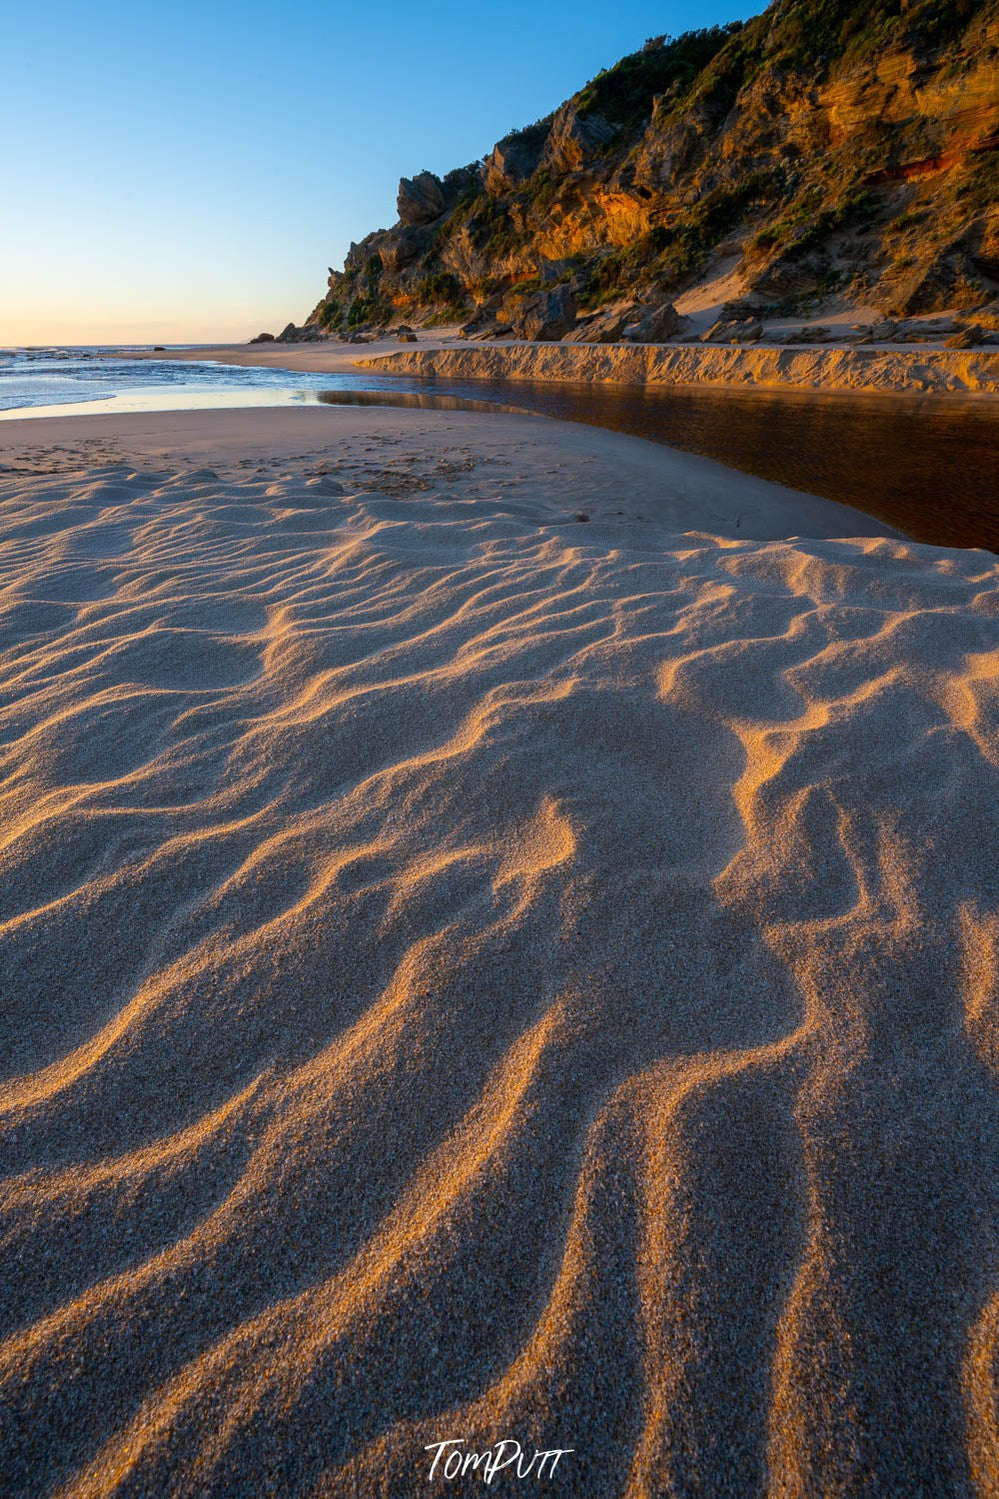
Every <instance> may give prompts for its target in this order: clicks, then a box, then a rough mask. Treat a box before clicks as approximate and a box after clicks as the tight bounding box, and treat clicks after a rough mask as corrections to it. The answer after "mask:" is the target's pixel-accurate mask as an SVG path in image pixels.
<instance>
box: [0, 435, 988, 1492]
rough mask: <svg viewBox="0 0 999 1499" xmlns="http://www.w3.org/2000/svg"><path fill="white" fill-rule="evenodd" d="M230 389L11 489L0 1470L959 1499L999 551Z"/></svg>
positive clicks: (685, 470)
mask: <svg viewBox="0 0 999 1499" xmlns="http://www.w3.org/2000/svg"><path fill="white" fill-rule="evenodd" d="M287 415H288V414H287V413H285V414H282V420H285V418H286V417H287ZM327 419H329V422H332V423H333V424H334V425H332V426H331V425H329V423H328V420H327ZM192 420H193V419H192ZM205 420H206V419H205V418H201V419H200V425H199V424H198V422H195V423H194V425H193V426H190V427H188V428H184V429H183V431H186V433H187V436H186V437H184V436H183V431H182V427H181V426H180V425H178V422H179V419H176V418H172V419H165V418H164V419H159V421H158V422H157V420H156V419H153V418H145V419H143V422H142V423H138V422H137V421H133V422H132V423H131V425H129V424H128V423H125V424H124V425H122V424H119V425H118V426H117V427H115V428H114V429H113V432H114V433H115V434H117V435H114V436H112V435H109V434H111V433H112V428H111V427H110V426H108V427H104V428H101V427H100V426H99V424H96V423H95V424H91V425H90V426H89V427H88V428H87V429H86V430H87V432H89V433H90V434H97V435H96V436H90V437H88V438H86V439H85V440H84V439H81V438H79V436H78V435H76V436H74V435H73V434H72V433H70V435H69V436H66V433H67V432H69V429H68V428H64V429H63V432H62V434H61V448H62V451H61V452H55V453H53V448H52V446H51V445H50V446H48V447H46V448H45V449H42V448H41V447H40V446H39V442H40V435H39V433H38V431H37V428H38V426H39V425H41V424H37V423H36V424H35V431H34V432H33V433H32V434H31V436H30V442H31V443H34V445H35V446H34V447H31V446H28V445H27V444H28V443H29V438H28V437H26V436H25V433H24V432H23V430H22V431H20V432H18V433H12V434H10V436H11V443H12V444H13V446H11V447H9V449H8V452H7V453H6V454H5V461H6V463H7V468H6V470H5V471H4V472H0V557H2V564H3V566H2V580H3V589H2V593H0V761H2V764H0V777H2V779H0V798H2V813H3V815H2V824H0V828H2V844H0V891H2V907H0V914H2V921H3V925H2V929H0V937H2V957H0V963H2V985H3V994H4V997H5V1004H4V1007H3V1011H4V1013H3V1044H2V1049H0V1057H2V1058H3V1066H4V1081H3V1084H2V1087H0V1141H2V1151H3V1157H2V1158H3V1163H4V1164H3V1172H4V1174H3V1177H2V1180H0V1287H2V1289H3V1296H2V1300H3V1313H2V1324H0V1334H2V1341H0V1423H2V1439H0V1440H2V1445H0V1452H2V1457H0V1470H2V1473H3V1481H2V1483H0V1488H2V1489H3V1492H4V1493H10V1494H17V1495H34V1494H56V1495H65V1496H69V1495H74V1496H83V1495H107V1494H116V1495H126V1494H127V1495H167V1494H170V1495H174V1494H177V1495H194V1494H198V1495H200V1494H213V1495H214V1494H226V1495H228V1494H233V1495H237V1494H238V1495H244V1494H279V1495H285V1494H302V1495H314V1496H320V1495H350V1494H362V1495H369V1494H370V1495H381V1494H384V1495H393V1496H397V1495H408V1494H411V1493H421V1492H423V1491H424V1489H425V1488H426V1487H428V1485H427V1474H428V1471H429V1463H430V1454H428V1453H427V1452H426V1451H425V1450H424V1449H425V1448H426V1447H427V1446H428V1445H429V1444H432V1443H437V1442H440V1441H443V1440H446V1439H459V1438H463V1439H466V1440H467V1443H468V1445H469V1447H471V1448H473V1449H475V1450H477V1451H481V1450H482V1449H484V1448H485V1447H487V1446H489V1445H490V1444H493V1443H495V1442H497V1441H499V1440H502V1439H516V1440H518V1441H520V1442H521V1444H522V1445H523V1447H524V1449H525V1450H526V1451H528V1452H533V1451H534V1450H535V1449H536V1448H538V1449H554V1448H562V1449H573V1450H572V1452H571V1453H570V1454H568V1455H567V1456H566V1457H565V1458H564V1459H563V1460H562V1463H561V1466H560V1468H559V1471H558V1473H557V1475H556V1477H555V1478H553V1479H552V1480H551V1486H552V1487H553V1488H556V1487H558V1484H559V1482H560V1483H561V1486H562V1488H563V1490H564V1491H566V1492H570V1493H574V1494H580V1495H587V1496H590V1495H593V1496H603V1495H607V1496H610V1495H629V1496H646V1495H685V1496H686V1495H695V1494H696V1495H728V1494H734V1495H743V1494H745V1495H751V1494H762V1493H767V1494H772V1495H780V1496H803V1499H804V1496H813V1495H823V1496H825V1495H855V1494H856V1495H860V1494H875V1493H876V1494H899V1495H902V1494H904V1495H916V1494H920V1493H922V1494H934V1495H935V1494H977V1495H980V1496H984V1495H989V1494H994V1493H995V1492H996V1491H997V1488H999V1417H997V1397H996V1377H997V1365H999V1233H997V1227H999V1218H997V1215H999V1174H997V1167H999V1094H997V1091H996V1081H997V1078H996V1072H997V1067H999V1041H997V1034H999V1032H997V1012H996V1007H997V1004H999V987H997V979H996V975H997V972H999V918H997V915H996V912H997V909H999V890H997V885H999V859H997V857H996V855H997V848H999V841H997V838H996V821H997V807H999V797H997V789H999V723H997V714H999V693H997V687H996V680H997V679H996V666H997V664H999V624H997V620H999V565H997V562H996V559H995V558H994V557H993V556H991V555H990V554H986V553H983V552H958V551H946V550H938V549H932V548H927V547H919V546H914V545H910V544H908V543H907V542H904V541H901V540H898V539H893V538H891V537H890V536H884V535H881V536H873V535H861V536H860V537H859V539H858V538H856V537H855V539H846V540H844V539H836V538H835V535H833V536H832V537H830V535H829V531H830V529H833V530H834V529H835V527H836V526H837V525H840V524H841V523H842V521H843V517H844V514H848V513H845V512H843V511H842V510H840V509H839V508H838V507H835V506H823V505H822V502H818V501H816V502H812V508H809V506H808V505H803V509H802V511H801V512H800V513H802V514H803V515H805V516H806V518H810V520H811V523H812V533H811V539H797V540H779V539H773V535H774V532H775V531H776V532H777V534H778V535H779V526H780V524H781V520H782V517H784V516H785V514H786V508H782V507H788V506H790V505H791V503H792V501H793V497H791V496H788V494H787V492H781V491H777V490H774V489H772V487H769V486H765V485H760V484H757V483H756V481H751V480H744V479H743V478H742V477H741V476H735V475H732V476H727V477H726V476H725V475H724V474H723V471H720V470H717V469H716V468H714V466H713V465H708V464H703V463H701V462H700V460H696V459H684V458H676V457H675V456H674V455H671V454H668V453H667V452H666V451H665V450H657V451H656V453H655V458H654V463H655V465H657V467H656V468H655V470H654V473H655V475H657V478H656V484H657V485H658V491H657V493H653V489H654V485H653V479H652V475H653V469H651V468H650V469H649V470H648V472H647V474H646V478H647V481H648V482H647V486H646V489H645V490H644V491H643V490H642V488H641V483H642V482H644V481H641V480H640V478H638V477H635V476H636V475H638V474H639V470H640V469H641V465H642V464H643V463H646V462H648V463H649V464H652V463H653V458H652V457H651V456H649V454H648V453H647V452H646V447H645V445H644V444H640V443H630V442H629V441H628V440H627V439H621V438H616V437H612V436H608V435H606V434H592V433H590V434H587V433H585V432H581V431H580V430H579V429H562V428H558V427H555V426H550V427H543V426H542V424H540V423H528V422H518V421H517V420H516V419H513V418H510V419H507V418H499V417H497V418H494V419H491V420H490V421H489V423H488V424H484V423H477V422H475V421H474V420H472V419H459V418H456V417H451V418H448V419H444V418H438V417H433V416H431V415H428V414H425V413H424V414H419V415H417V414H413V413H404V412H394V413H379V412H368V411H365V412H357V411H351V412H349V413H348V412H340V411H335V412H328V413H299V414H297V415H296V416H295V422H297V423H298V426H295V425H294V423H293V424H292V427H293V430H294V432H295V433H296V434H297V436H296V441H297V442H298V447H297V448H296V449H295V451H294V452H292V451H291V449H289V450H288V451H287V452H284V453H282V454H280V455H279V456H278V458H276V459H274V460H272V461H271V462H270V463H268V462H267V461H265V460H264V459H263V458H262V457H261V450H262V449H263V447H265V446H266V445H267V442H268V440H269V439H268V436H267V429H266V428H264V429H261V427H260V425H259V423H260V421H261V417H260V416H259V415H258V414H255V413H252V414H247V413H241V414H238V415H237V416H230V417H229V418H227V419H226V420H227V421H228V422H229V424H230V427H229V429H227V430H229V431H230V435H231V433H232V432H236V433H237V435H239V436H240V443H239V444H238V445H237V446H236V447H232V446H230V448H229V449H227V450H225V451H222V450H221V449H220V458H219V462H218V464H217V465H216V466H214V468H213V469H209V468H207V467H205V466H199V463H200V461H201V456H202V453H201V449H199V446H198V444H199V443H202V444H203V445H204V444H207V442H208V440H209V436H210V432H209V428H208V427H207V426H206V425H205ZM320 420H321V421H322V422H323V423H324V425H323V426H322V427H320V426H318V425H317V423H318V422H319V421H320ZM171 422H172V425H170V423H171ZM12 425H13V424H12ZM29 425H30V424H27V423H26V424H24V426H25V427H27V426H29ZM80 430H83V429H80ZM282 430H285V431H288V430H291V429H289V428H288V427H287V423H286V425H285V427H284V428H283V429H282ZM52 432H53V438H52V443H53V444H54V445H55V447H56V448H58V447H59V446H60V442H57V441H56V438H57V437H60V432H59V428H58V426H57V424H53V426H52ZM122 433H124V434H125V436H124V437H122V436H121V434H122ZM164 433H166V434H167V439H168V440H167V439H164V436H163V434H164ZM199 434H200V435H199ZM206 434H208V435H206ZM319 434H322V441H321V442H320V439H319ZM476 434H477V436H475V435H476ZM5 435H7V434H5ZM473 437H475V442H476V443H478V444H479V445H478V446H476V445H475V443H473V442H472V438H473ZM299 439H301V440H299ZM84 441H86V443H87V444H89V445H88V446H81V442H84ZM306 442H308V444H310V446H308V449H307V450H306ZM254 443H257V444H258V448H254ZM490 443H491V444H492V446H491V447H489V446H488V444H490ZM587 443H590V444H591V447H590V448H589V449H588V448H587V446H586V445H587ZM157 444H159V449H160V451H159V452H157ZM394 444H400V446H398V447H396V446H393V445H394ZM167 449H169V450H170V451H171V452H172V453H173V455H174V456H173V457H172V458H168V457H167V456H166V452H167ZM237 452H238V453H241V454H242V455H243V456H241V457H236V456H235V455H236V453H237ZM178 453H180V454H181V455H182V456H181V457H179V458H178V457H177V456H176V455H177V454H178ZM629 454H630V455H631V457H630V458H628V455H629ZM247 455H249V456H247ZM627 462H631V463H632V465H633V466H632V469H631V470H629V469H628V468H627ZM366 465H367V467H366ZM643 472H644V470H643ZM632 478H634V484H631V479H632ZM615 482H616V483H617V485H618V489H617V491H616V492H615ZM726 486H727V490H728V491H730V499H729V502H728V508H727V509H726V508H725V506H724V505H723V503H722V498H721V496H722V495H723V492H725V491H726ZM768 495H769V499H768ZM754 497H755V498H754ZM768 504H769V509H768V508H767V505H768ZM754 506H755V507H756V508H755V509H754ZM583 507H585V510H584V509H583ZM639 507H642V508H641V510H640V509H639ZM580 513H586V514H587V515H588V517H589V519H588V520H587V521H586V522H583V521H581V520H579V519H578V518H577V517H578V515H579V514H580ZM705 513H708V514H710V515H713V516H715V517H716V518H717V519H718V521H719V525H718V527H716V529H717V530H718V533H719V534H710V530H709V528H707V527H705V525H704V524H703V523H702V522H703V517H704V515H705ZM640 514H641V515H642V517H643V518H642V519H641V520H640V519H639V518H638V517H639V515H640ZM736 514H738V516H739V517H740V520H739V523H738V529H736V522H735V520H734V517H735V516H736ZM745 514H749V515H751V516H754V517H756V521H757V524H756V527H755V530H756V534H753V533H752V531H751V532H750V534H749V535H747V534H746V523H745V522H744V521H743V520H742V519H741V517H743V516H744V515H745ZM684 518H686V524H684ZM853 519H854V520H855V521H856V522H858V524H861V525H863V524H864V523H863V522H862V520H861V518H859V517H853ZM868 529H872V530H873V529H876V528H875V527H873V526H872V525H870V526H868ZM435 1485H436V1486H437V1487H441V1488H444V1489H446V1490H447V1491H449V1492H454V1493H459V1492H468V1493H474V1492H479V1491H480V1490H481V1489H482V1487H483V1485H482V1480H481V1477H476V1476H474V1475H473V1474H472V1473H469V1474H468V1475H467V1476H466V1477H465V1478H464V1479H460V1478H459V1479H456V1480H455V1481H454V1482H451V1483H445V1482H444V1481H443V1479H441V1478H440V1477H438V1478H437V1479H436V1480H435ZM531 1486H532V1485H531V1481H529V1480H525V1481H524V1482H523V1483H519V1482H517V1480H516V1479H515V1478H513V1477H511V1475H510V1474H509V1473H508V1472H507V1473H504V1474H502V1475H500V1476H499V1477H498V1478H497V1480H496V1482H495V1484H494V1485H493V1486H492V1487H493V1488H494V1489H495V1490H496V1491H500V1490H503V1491H505V1492H511V1491H512V1492H520V1491H523V1490H525V1489H528V1488H530V1487H531Z"/></svg>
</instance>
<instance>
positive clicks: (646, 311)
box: [624, 302, 680, 344]
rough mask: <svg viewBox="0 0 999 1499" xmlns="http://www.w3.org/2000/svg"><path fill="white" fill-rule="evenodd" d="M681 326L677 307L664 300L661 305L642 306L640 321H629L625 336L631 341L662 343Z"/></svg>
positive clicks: (637, 342)
mask: <svg viewBox="0 0 999 1499" xmlns="http://www.w3.org/2000/svg"><path fill="white" fill-rule="evenodd" d="M679 327H680V317H679V314H678V313H677V310H676V308H675V307H674V306H673V304H672V302H664V303H663V304H662V306H660V307H647V308H642V309H641V316H640V317H639V319H638V321H637V322H629V324H628V326H627V327H626V328H625V330H624V337H625V338H626V339H627V340H628V342H629V343H636V344H661V343H665V341H666V339H667V338H672V336H673V334H674V333H676V331H677V330H678V328H679Z"/></svg>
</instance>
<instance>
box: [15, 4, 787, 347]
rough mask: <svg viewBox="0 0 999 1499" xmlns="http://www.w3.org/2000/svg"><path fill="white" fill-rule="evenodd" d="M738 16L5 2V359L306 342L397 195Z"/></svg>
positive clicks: (633, 8) (662, 11) (704, 11)
mask: <svg viewBox="0 0 999 1499" xmlns="http://www.w3.org/2000/svg"><path fill="white" fill-rule="evenodd" d="M760 9H762V3H760V4H756V5H748V6H747V5H745V3H742V4H740V0H669V3H659V4H651V3H640V0H615V3H611V4H607V3H603V4H599V5H598V4H592V5H591V4H586V3H582V4H580V3H575V4H573V3H568V0H546V3H544V4H539V3H537V0H534V3H522V0H512V3H508V4H506V5H504V6H503V7H501V8H500V7H496V8H492V7H490V8H488V9H483V8H482V7H480V6H477V5H475V4H474V3H462V4H458V3H453V0H446V3H441V4H437V5H435V6H433V7H432V8H426V7H422V6H416V5H413V4H402V3H397V0H382V3H380V4H377V5H376V4H373V3H367V4H364V3H355V4H353V5H350V6H347V5H338V4H324V5H320V4H316V3H312V0H302V3H300V4H297V5H291V6H288V7H280V6H278V5H276V4H273V3H272V4H268V5H263V4H258V3H255V0H245V3H243V4H238V5H237V4H233V3H229V0H203V3H201V4H195V3H190V0H174V3H172V4H160V5H158V6H153V5H150V4H149V3H148V0H135V3H129V4H124V3H109V0H93V3H92V4H90V5H84V4H82V3H80V0H75V3H72V4H69V3H64V0H56V3H53V4H44V3H38V0H36V3H34V4H32V5H26V4H23V3H19V0H10V4H9V5H8V8H7V13H6V19H5V23H4V28H3V31H4V38H3V40H4V52H5V66H4V68H3V73H2V76H0V140H2V142H3V149H2V151H0V205H2V207H0V213H2V214H3V216H4V220H5V222H4V224H3V229H2V232H0V345H2V344H22V343H49V342H65V343H90V342H95V343H96V342H104V341H107V342H119V341H121V342H124V341H130V342H137V343H141V342H182V341H185V340H191V341H208V340H213V339H242V338H245V337H247V336H249V335H251V334H253V333H255V332H257V331H259V330H260V329H261V328H269V329H271V330H273V331H276V330H277V329H278V328H280V327H281V326H283V325H284V323H286V322H287V321H288V320H289V319H294V320H295V321H301V320H302V319H303V318H304V317H305V315H306V313H308V312H309V310H310V309H311V307H312V306H313V305H314V304H315V303H316V302H317V301H318V300H319V297H320V296H321V295H322V293H323V291H324V287H325V279H326V266H327V264H329V265H335V266H337V267H339V265H340V264H341V263H342V260H343V256H344V254H345V253H346V251H347V247H348V245H349V244H350V241H351V240H352V239H360V238H362V237H363V235H365V234H366V233H368V232H369V231H370V230H371V229H376V228H379V227H382V226H384V225H387V224H390V223H392V222H393V220H394V219H395V191H396V186H397V183H398V179H399V177H400V176H401V175H406V176H411V175H412V174H413V173H415V172H418V171H420V170H422V169H423V168H424V167H426V168H429V169H430V170H432V171H437V172H445V171H447V170H448V169H450V168H451V167H454V166H460V165H463V164H464V163H465V162H468V161H473V160H475V159H476V158H478V157H480V156H482V155H483V154H484V153H485V152H486V151H488V150H489V149H490V147H491V146H492V145H493V143H494V141H496V140H497V139H498V138H499V137H500V136H501V135H503V134H504V133H505V132H506V131H507V130H508V129H510V128H511V127H514V126H518V125H524V124H527V123H529V122H530V121H532V120H535V119H537V118H538V117H539V116H541V115H544V114H547V113H548V112H549V110H551V109H552V108H554V107H555V106H556V105H557V104H559V103H561V101H562V100H563V99H564V98H566V97H567V96H568V95H569V94H571V93H572V92H574V91H575V89H577V88H579V87H580V86H581V85H582V84H583V83H585V82H586V80H587V79H589V78H591V77H592V76H593V74H594V73H596V72H597V71H598V70H599V69H600V68H601V67H606V66H609V65H610V64H611V63H613V62H615V61H616V60H617V59H618V57H620V56H622V55H623V54H624V53H626V52H631V51H634V50H635V49H636V48H637V47H639V46H641V44H642V42H643V41H644V40H645V38H646V37H648V36H651V35H657V34H659V33H661V32H673V33H677V32H680V31H684V30H688V29H689V28H691V27H694V26H706V25H711V24H713V23H715V22H719V21H725V20H731V19H732V18H733V17H735V16H748V15H751V14H754V13H755V12H756V11H757V10H760Z"/></svg>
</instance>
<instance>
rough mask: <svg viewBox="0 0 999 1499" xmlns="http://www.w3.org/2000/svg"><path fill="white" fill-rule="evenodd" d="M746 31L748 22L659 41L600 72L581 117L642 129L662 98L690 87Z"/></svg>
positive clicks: (583, 97)
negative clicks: (728, 43)
mask: <svg viewBox="0 0 999 1499" xmlns="http://www.w3.org/2000/svg"><path fill="white" fill-rule="evenodd" d="M741 29H742V22H741V21H733V22H732V23H731V24H730V25H728V26H711V27H708V28H706V29H705V30H703V31H687V32H685V33H684V35H683V36H680V37H656V38H654V39H653V40H652V41H651V42H647V43H646V45H645V46H644V47H643V48H642V50H641V52H633V53H632V54H631V55H630V57H623V58H622V59H621V61H620V62H619V63H616V64H615V66H614V67H613V68H608V69H607V70H606V71H605V72H603V73H598V74H597V76H596V78H594V79H592V80H591V82H590V83H588V84H587V85H586V87H585V88H584V89H582V90H581V91H580V93H579V95H578V96H577V103H578V108H579V113H580V114H581V115H585V114H601V115H603V116H604V117H605V118H606V119H607V120H609V121H610V122H611V123H612V124H614V125H618V126H620V127H621V128H622V129H625V130H634V129H636V128H637V127H639V126H641V125H642V124H644V122H645V121H646V120H648V119H649V118H650V117H651V115H652V108H653V101H654V99H655V97H656V96H657V95H660V94H665V93H667V92H670V91H673V92H676V91H679V90H683V89H686V88H687V87H688V86H689V85H690V84H691V83H692V82H693V81H694V79H695V78H696V77H697V75H698V74H699V73H700V72H701V70H702V69H703V68H704V67H705V65H706V64H707V63H708V62H710V61H711V59H712V58H713V57H714V56H715V54H716V53H717V52H718V51H720V49H721V48H722V47H723V46H724V44H725V42H726V41H727V40H728V39H729V37H730V36H733V35H734V34H735V33H737V32H738V31H740V30H741Z"/></svg>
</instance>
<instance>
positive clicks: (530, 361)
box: [130, 329, 999, 398]
mask: <svg viewBox="0 0 999 1499" xmlns="http://www.w3.org/2000/svg"><path fill="white" fill-rule="evenodd" d="M419 339H420V342H419V344H418V345H417V346H416V347H413V346H412V345H405V346H403V347H402V348H400V345H399V342H398V340H397V339H394V338H381V339H377V340H375V341H374V342H372V343H370V344H342V343H339V342H336V341H334V340H329V341H322V342H319V343H308V344H226V345H219V346H217V347H211V348H207V347H206V348H198V349H179V350H170V351H167V352H166V353H165V354H163V353H157V354H154V353H151V352H143V353H142V354H139V355H135V356H132V355H130V357H136V358H143V359H152V358H156V359H162V358H164V357H166V358H170V359H183V360H200V359H217V360H219V361H220V362H221V363H223V364H239V365H262V366H265V367H268V368H277V369H289V370H318V371H322V372H328V373H330V374H334V373H347V372H351V371H353V372H355V373H356V371H357V369H358V366H360V367H361V368H368V369H372V370H373V371H377V372H378V373H379V374H399V375H435V376H440V377H441V378H445V379H490V380H569V381H579V380H582V381H588V382H590V381H593V382H596V381H619V382H622V383H624V384H633V385H644V384H656V385H712V386H714V385H717V386H726V385H730V386H735V387H740V388H745V387H747V386H748V387H753V386H755V387H758V388H760V389H763V390H800V391H839V392H851V391H852V392H858V393H867V394H875V393H877V394H882V395H890V394H893V393H894V394H901V395H918V394H923V395H936V396H945V395H950V396H954V395H963V396H976V397H989V398H991V397H995V396H997V395H999V349H971V350H961V349H942V348H931V347H925V346H915V347H913V346H904V345H896V346H891V345H871V346H869V347H865V348H849V347H843V346H838V347H837V346H831V347H815V346H806V345H802V346H798V347H793V346H792V347H774V346H767V345H757V346H752V347H746V348H733V347H726V346H724V345H703V344H562V343H552V344H518V343H513V342H507V341H504V342H502V343H498V344H472V345H469V344H468V343H466V342H465V341H464V340H461V339H458V338H457V337H456V336H455V332H454V330H451V329H441V330H438V331H435V332H432V333H429V334H427V333H421V334H420V335H419Z"/></svg>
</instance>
